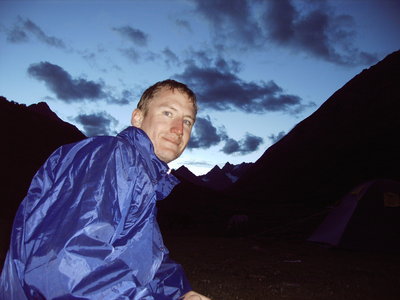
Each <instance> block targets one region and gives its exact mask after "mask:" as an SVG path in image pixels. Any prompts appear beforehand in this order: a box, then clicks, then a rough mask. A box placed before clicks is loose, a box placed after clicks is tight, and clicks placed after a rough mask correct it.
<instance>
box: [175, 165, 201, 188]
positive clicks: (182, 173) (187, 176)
mask: <svg viewBox="0 0 400 300" xmlns="http://www.w3.org/2000/svg"><path fill="white" fill-rule="evenodd" d="M172 174H173V175H174V176H176V177H177V178H179V179H180V180H181V181H188V182H190V183H193V184H196V185H201V180H200V179H199V178H198V177H197V176H196V175H195V174H193V173H192V172H191V171H190V170H189V169H188V168H187V167H186V166H180V167H179V168H178V169H176V170H172Z"/></svg>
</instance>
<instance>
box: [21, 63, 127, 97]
mask: <svg viewBox="0 0 400 300" xmlns="http://www.w3.org/2000/svg"><path fill="white" fill-rule="evenodd" d="M28 74H29V75H31V76H32V77H34V78H36V79H37V80H40V81H43V82H44V83H45V84H46V86H47V87H48V88H49V89H50V90H51V91H52V92H53V93H55V94H56V96H57V98H58V99H60V100H63V101H65V102H76V101H80V100H84V99H86V100H90V101H98V100H101V99H105V100H106V101H107V102H108V103H115V104H128V103H129V101H128V99H126V98H125V96H126V93H125V95H123V97H122V98H117V97H114V96H113V95H112V94H111V93H110V92H106V91H105V86H104V83H103V82H101V81H100V82H94V81H91V80H86V79H84V78H76V79H74V78H72V76H71V75H70V74H69V73H68V72H67V71H65V70H64V69H63V68H61V67H60V66H58V65H54V64H51V63H49V62H40V63H36V64H31V65H30V66H29V68H28Z"/></svg>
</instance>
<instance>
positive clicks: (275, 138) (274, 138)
mask: <svg viewBox="0 0 400 300" xmlns="http://www.w3.org/2000/svg"><path fill="white" fill-rule="evenodd" d="M285 135H286V133H285V132H284V131H280V132H279V133H278V134H271V135H270V136H269V137H268V138H269V139H270V140H271V142H272V143H273V144H275V143H276V142H277V141H279V140H280V139H281V138H283V137H284V136H285Z"/></svg>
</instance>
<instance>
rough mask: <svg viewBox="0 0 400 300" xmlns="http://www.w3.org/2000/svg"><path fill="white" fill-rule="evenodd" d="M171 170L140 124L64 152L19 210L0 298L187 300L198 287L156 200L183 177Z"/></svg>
mask: <svg viewBox="0 0 400 300" xmlns="http://www.w3.org/2000/svg"><path fill="white" fill-rule="evenodd" d="M167 170H168V167H167V165H166V164H165V163H164V162H162V161H160V160H159V159H158V158H157V157H156V156H155V154H154V151H153V146H152V144H151V142H150V140H149V139H148V137H147V135H146V134H145V133H144V132H143V131H142V130H140V129H138V128H135V127H129V128H127V129H125V130H124V131H122V132H121V133H120V134H119V135H118V136H117V137H94V138H89V139H86V140H84V141H82V142H79V143H76V144H70V145H65V146H62V147H60V148H59V149H58V150H56V151H55V152H54V153H53V154H52V155H51V156H50V157H49V159H48V160H47V161H46V163H45V164H44V165H43V166H42V167H41V169H40V170H39V171H38V172H37V174H36V175H35V177H34V178H33V180H32V183H31V186H30V188H29V191H28V194H27V196H26V197H25V199H24V200H23V202H22V203H21V205H20V207H19V209H18V212H17V214H16V217H15V220H14V226H13V231H12V236H11V243H10V249H9V252H8V253H7V257H6V261H5V263H4V267H3V272H2V275H1V279H0V299H178V298H179V297H180V296H182V295H183V294H184V293H186V292H188V291H189V290H191V287H190V285H189V283H188V281H187V279H186V277H185V275H184V272H183V270H182V268H181V266H180V265H179V264H176V263H175V262H173V261H171V260H170V259H169V257H168V250H167V249H166V248H165V246H164V244H163V241H162V237H161V233H160V230H159V227H158V224H157V221H156V218H155V216H156V206H155V205H156V200H161V199H163V198H165V197H166V196H167V195H168V194H169V193H170V192H171V190H172V188H173V187H174V186H175V185H176V184H177V183H178V180H177V179H176V178H175V177H173V176H172V175H168V174H167Z"/></svg>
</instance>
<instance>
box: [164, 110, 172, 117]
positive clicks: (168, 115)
mask: <svg viewBox="0 0 400 300" xmlns="http://www.w3.org/2000/svg"><path fill="white" fill-rule="evenodd" d="M163 114H164V115H165V116H167V117H172V113H171V112H170V111H164V112H163Z"/></svg>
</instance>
